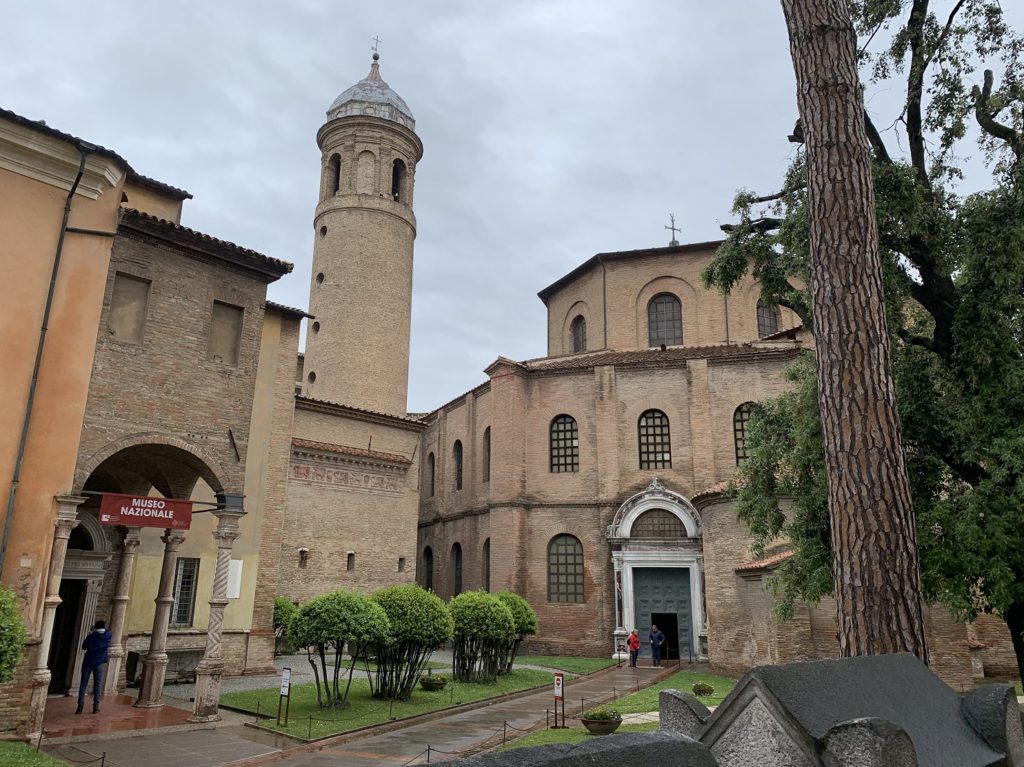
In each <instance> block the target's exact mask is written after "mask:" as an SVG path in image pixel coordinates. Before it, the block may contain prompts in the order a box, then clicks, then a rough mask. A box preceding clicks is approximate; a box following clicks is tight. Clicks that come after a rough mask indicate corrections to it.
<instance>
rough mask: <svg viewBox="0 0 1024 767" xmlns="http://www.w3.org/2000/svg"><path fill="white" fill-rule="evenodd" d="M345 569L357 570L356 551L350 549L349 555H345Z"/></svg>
mask: <svg viewBox="0 0 1024 767" xmlns="http://www.w3.org/2000/svg"><path fill="white" fill-rule="evenodd" d="M345 569H346V570H355V569H356V554H355V552H354V551H350V552H349V553H348V556H347V557H345Z"/></svg>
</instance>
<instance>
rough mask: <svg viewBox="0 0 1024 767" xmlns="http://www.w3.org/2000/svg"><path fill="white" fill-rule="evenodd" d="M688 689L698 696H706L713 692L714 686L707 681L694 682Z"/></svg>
mask: <svg viewBox="0 0 1024 767" xmlns="http://www.w3.org/2000/svg"><path fill="white" fill-rule="evenodd" d="M690 689H691V690H693V694H694V695H696V696H697V697H698V698H707V697H710V696H712V695H714V694H715V688H714V687H712V686H711V685H709V684H708V683H707V682H694V683H693V687H691V688H690Z"/></svg>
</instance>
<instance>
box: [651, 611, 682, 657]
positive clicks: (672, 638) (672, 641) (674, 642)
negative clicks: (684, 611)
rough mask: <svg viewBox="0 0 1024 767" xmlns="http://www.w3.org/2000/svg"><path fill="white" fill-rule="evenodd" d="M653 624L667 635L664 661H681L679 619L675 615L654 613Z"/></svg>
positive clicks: (652, 615) (663, 655)
mask: <svg viewBox="0 0 1024 767" xmlns="http://www.w3.org/2000/svg"><path fill="white" fill-rule="evenodd" d="M651 623H653V624H654V625H656V626H657V627H658V628H659V629H661V633H663V634H664V635H665V645H664V646H663V647H662V648H661V649H662V650H663V652H662V654H661V657H662V659H663V660H679V619H678V618H677V617H676V614H675V613H652V614H651Z"/></svg>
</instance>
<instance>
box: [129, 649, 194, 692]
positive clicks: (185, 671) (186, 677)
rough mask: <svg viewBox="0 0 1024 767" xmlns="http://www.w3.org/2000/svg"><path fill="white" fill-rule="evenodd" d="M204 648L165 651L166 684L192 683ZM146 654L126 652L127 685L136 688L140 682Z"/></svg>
mask: <svg viewBox="0 0 1024 767" xmlns="http://www.w3.org/2000/svg"><path fill="white" fill-rule="evenodd" d="M205 650H206V648H205V647H177V648H174V649H171V650H168V651H167V676H166V677H165V679H164V681H166V682H194V681H195V680H196V666H198V665H199V661H201V660H202V659H203V653H204V652H205ZM145 657H146V653H140V652H135V651H129V652H128V663H127V665H126V666H125V670H126V674H127V678H128V684H129V685H130V686H138V685H139V683H140V682H141V681H142V662H143V660H145Z"/></svg>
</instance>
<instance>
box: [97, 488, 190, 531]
mask: <svg viewBox="0 0 1024 767" xmlns="http://www.w3.org/2000/svg"><path fill="white" fill-rule="evenodd" d="M100 524H103V525H125V526H127V527H164V528H166V527H169V528H171V529H172V530H188V529H189V527H191V526H192V501H179V500H177V499H174V498H150V497H148V496H145V495H118V494H117V493H104V494H103V500H102V502H101V503H100Z"/></svg>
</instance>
